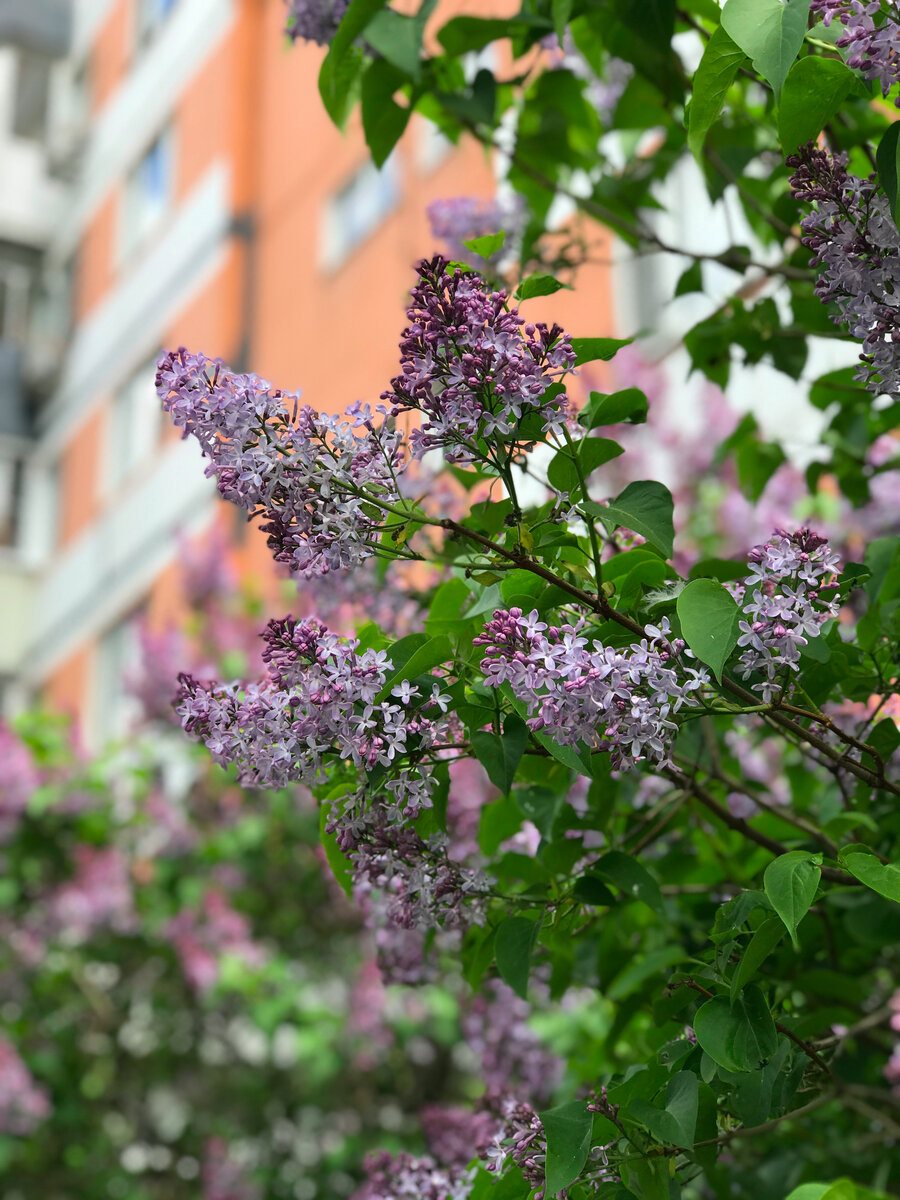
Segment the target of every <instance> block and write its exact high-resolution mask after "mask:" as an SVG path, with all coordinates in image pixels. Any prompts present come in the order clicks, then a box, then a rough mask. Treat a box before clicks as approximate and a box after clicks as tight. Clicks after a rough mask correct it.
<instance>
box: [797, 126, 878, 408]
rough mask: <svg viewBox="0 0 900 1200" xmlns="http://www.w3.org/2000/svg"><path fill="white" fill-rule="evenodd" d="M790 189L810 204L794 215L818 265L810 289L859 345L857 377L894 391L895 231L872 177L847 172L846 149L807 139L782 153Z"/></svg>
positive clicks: (805, 202)
mask: <svg viewBox="0 0 900 1200" xmlns="http://www.w3.org/2000/svg"><path fill="white" fill-rule="evenodd" d="M787 164H788V166H789V167H793V169H794V173H793V175H792V177H791V189H792V191H793V193H794V195H795V196H796V197H797V198H798V199H799V200H801V201H802V202H803V203H804V204H810V205H812V204H814V205H815V207H814V208H812V209H811V211H810V212H809V213H807V215H806V216H805V217H804V218H803V220H802V221H801V228H802V229H803V238H802V241H803V244H804V245H805V246H807V247H809V249H810V250H812V251H813V260H812V261H813V264H814V265H815V266H816V267H818V268H819V272H820V273H819V277H818V279H817V280H816V295H817V296H818V297H819V299H820V300H821V301H822V302H823V303H825V304H833V305H834V306H835V309H836V311H835V313H834V314H833V320H834V321H835V323H836V324H838V325H842V324H843V325H846V326H847V327H848V329H849V331H850V333H851V334H852V335H853V337H855V338H859V339H860V340H861V341H862V343H863V351H862V353H861V354H860V367H859V369H858V371H857V378H858V379H862V380H864V381H865V382H866V384H867V386H869V387H871V388H872V389H873V390H875V391H878V392H891V393H895V392H898V391H900V359H898V355H897V343H898V341H900V234H898V232H897V227H896V225H895V224H894V221H893V219H892V217H891V212H890V206H889V204H888V200H887V197H886V196H884V195H883V194H882V193H881V192H879V191H878V190H877V180H876V178H875V176H872V177H871V178H869V179H860V178H859V177H858V176H856V175H851V174H850V173H849V172H848V170H847V156H846V155H845V154H834V155H833V154H830V153H829V152H828V151H826V150H819V149H816V148H815V147H814V146H813V145H812V144H811V143H810V144H809V145H807V146H805V147H803V149H801V151H800V152H799V154H793V155H791V156H790V157H789V158H788V159H787Z"/></svg>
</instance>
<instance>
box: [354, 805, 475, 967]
mask: <svg viewBox="0 0 900 1200" xmlns="http://www.w3.org/2000/svg"><path fill="white" fill-rule="evenodd" d="M339 837H340V839H341V842H342V847H343V849H344V851H345V853H348V855H349V857H350V858H351V860H352V862H353V891H354V897H355V899H356V901H357V903H358V904H359V906H360V908H361V909H362V911H363V912H364V913H365V914H366V918H367V923H368V924H369V925H370V926H373V927H374V928H375V931H376V934H375V944H376V950H377V961H378V965H379V967H380V969H381V973H382V976H383V977H384V978H385V980H387V981H389V982H391V983H405V984H416V983H422V982H424V979H425V978H426V964H425V956H424V943H425V935H426V934H427V933H428V931H429V930H432V929H435V928H438V927H440V928H442V929H444V930H459V929H463V928H466V927H467V926H469V925H471V924H472V923H473V922H477V921H478V920H480V919H481V918H482V906H481V904H480V902H479V896H480V894H481V893H483V892H484V890H485V888H486V880H485V879H484V877H483V875H482V874H481V872H479V871H474V870H471V869H470V868H467V867H461V866H459V865H458V864H456V863H453V862H451V861H450V860H449V859H448V858H447V855H446V838H442V837H440V836H438V835H435V836H434V837H432V838H431V839H429V841H428V842H425V841H423V839H422V838H420V837H419V835H418V834H417V833H416V832H415V831H414V830H413V829H410V828H409V827H405V828H401V827H399V826H390V825H384V824H380V825H378V824H370V827H369V829H368V830H367V831H366V839H365V840H364V841H357V840H356V839H355V838H354V837H353V836H352V834H350V833H349V831H348V830H345V831H343V833H342V835H341V834H339Z"/></svg>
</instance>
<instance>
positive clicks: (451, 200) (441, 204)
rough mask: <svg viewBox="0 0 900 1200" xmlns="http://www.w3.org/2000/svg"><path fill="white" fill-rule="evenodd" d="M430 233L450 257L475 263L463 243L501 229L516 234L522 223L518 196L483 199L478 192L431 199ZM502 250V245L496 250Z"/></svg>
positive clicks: (476, 260) (476, 262) (475, 264)
mask: <svg viewBox="0 0 900 1200" xmlns="http://www.w3.org/2000/svg"><path fill="white" fill-rule="evenodd" d="M426 212H427V214H428V220H429V222H430V224H431V235H432V237H435V238H439V239H440V240H441V241H442V242H443V243H444V245H445V246H446V249H447V253H448V254H449V256H450V258H452V259H454V260H456V261H457V262H466V263H469V264H470V265H471V266H477V265H478V261H479V260H478V258H477V256H476V255H474V254H473V253H472V252H471V251H470V250H467V249H466V245H465V243H466V242H468V241H471V239H472V238H477V237H484V235H485V234H489V233H499V231H500V230H501V229H502V230H503V231H504V232H505V233H506V235H507V242H508V240H509V239H510V238H514V237H517V236H518V235H519V234H520V233H521V232H522V229H523V227H524V225H525V209H524V206H523V204H522V201H521V197H519V196H516V197H515V198H514V199H513V200H510V201H506V202H505V201H502V200H500V199H491V200H485V199H483V198H481V197H479V196H451V197H448V198H447V199H441V200H433V201H432V202H431V204H429V205H428V208H427V209H426ZM500 253H501V254H502V253H505V249H504V250H503V251H500Z"/></svg>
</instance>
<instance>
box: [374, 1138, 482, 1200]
mask: <svg viewBox="0 0 900 1200" xmlns="http://www.w3.org/2000/svg"><path fill="white" fill-rule="evenodd" d="M365 1171H366V1177H367V1178H366V1182H365V1183H364V1184H363V1185H362V1187H360V1188H358V1189H357V1190H356V1191H355V1192H354V1193H353V1196H352V1197H351V1200H466V1197H467V1196H468V1195H469V1193H470V1192H471V1190H472V1184H473V1176H474V1172H473V1171H470V1170H468V1169H466V1168H465V1167H456V1166H451V1167H442V1166H439V1165H438V1164H437V1163H436V1162H435V1160H434V1159H433V1158H431V1157H430V1156H429V1155H423V1156H422V1157H420V1158H416V1157H415V1156H414V1155H412V1154H408V1153H406V1151H401V1152H400V1153H399V1154H396V1155H394V1154H391V1153H390V1152H389V1151H387V1150H377V1151H376V1152H375V1153H374V1154H370V1155H369V1156H368V1157H367V1158H366V1161H365Z"/></svg>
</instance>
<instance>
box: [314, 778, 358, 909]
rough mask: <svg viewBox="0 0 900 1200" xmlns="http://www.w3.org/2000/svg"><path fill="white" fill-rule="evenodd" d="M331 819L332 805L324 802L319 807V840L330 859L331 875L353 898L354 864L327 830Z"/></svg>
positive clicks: (326, 801)
mask: <svg viewBox="0 0 900 1200" xmlns="http://www.w3.org/2000/svg"><path fill="white" fill-rule="evenodd" d="M330 819H331V803H330V802H329V801H328V800H323V801H322V803H321V804H320V805H319V840H320V841H321V843H322V849H323V850H324V851H325V857H326V858H327V859H328V865H329V867H331V873H332V874H333V875H334V877H335V879H336V880H337V881H338V883H339V884H340V885H341V887H342V888H343V890H344V891H345V892H346V893H347V895H348V896H352V895H353V864H352V863H351V862H350V859H349V858H347V856H346V855H345V854H344V852H343V850H341V848H340V846H339V845H338V840H337V838H336V837H335V835H334V834H333V833H329V832H328V830H327V829H326V825H327V824H328V822H329V820H330Z"/></svg>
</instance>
